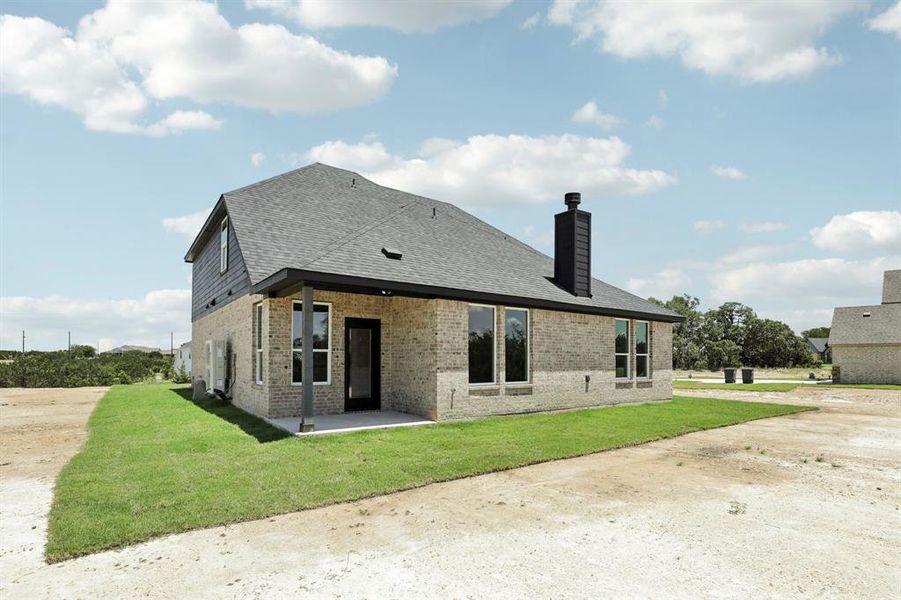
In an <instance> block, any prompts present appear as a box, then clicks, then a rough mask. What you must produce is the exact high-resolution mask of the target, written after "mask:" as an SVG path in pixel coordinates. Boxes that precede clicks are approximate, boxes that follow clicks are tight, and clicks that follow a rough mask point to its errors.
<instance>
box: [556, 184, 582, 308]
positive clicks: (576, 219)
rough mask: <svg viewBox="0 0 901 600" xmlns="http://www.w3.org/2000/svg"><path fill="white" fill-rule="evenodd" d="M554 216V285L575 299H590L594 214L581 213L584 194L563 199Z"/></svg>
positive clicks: (575, 193) (567, 196) (573, 193)
mask: <svg viewBox="0 0 901 600" xmlns="http://www.w3.org/2000/svg"><path fill="white" fill-rule="evenodd" d="M563 201H564V202H566V210H565V211H563V212H562V213H559V214H557V215H554V281H556V282H557V285H559V286H560V287H562V288H564V289H565V290H566V291H568V292H569V293H570V294H572V295H573V296H585V297H590V296H591V213H589V212H585V211H584V210H579V203H580V202H581V201H582V194H580V193H579V192H569V193H567V194H566V195H565V196H564V197H563Z"/></svg>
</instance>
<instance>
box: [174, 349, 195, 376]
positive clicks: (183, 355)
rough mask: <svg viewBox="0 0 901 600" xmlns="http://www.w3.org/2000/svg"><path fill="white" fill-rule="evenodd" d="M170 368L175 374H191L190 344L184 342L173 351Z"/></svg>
mask: <svg viewBox="0 0 901 600" xmlns="http://www.w3.org/2000/svg"><path fill="white" fill-rule="evenodd" d="M172 368H173V369H174V370H175V372H182V373H187V374H188V375H190V374H191V342H185V343H184V344H182V345H181V346H179V347H178V348H177V349H176V350H175V354H174V355H173V357H172Z"/></svg>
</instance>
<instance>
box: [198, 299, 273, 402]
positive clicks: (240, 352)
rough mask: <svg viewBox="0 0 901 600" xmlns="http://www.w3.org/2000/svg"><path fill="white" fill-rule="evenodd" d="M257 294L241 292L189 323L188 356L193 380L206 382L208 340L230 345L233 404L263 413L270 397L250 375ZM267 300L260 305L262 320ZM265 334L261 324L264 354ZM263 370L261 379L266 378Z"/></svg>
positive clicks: (251, 372) (263, 386)
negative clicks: (254, 307) (189, 341)
mask: <svg viewBox="0 0 901 600" xmlns="http://www.w3.org/2000/svg"><path fill="white" fill-rule="evenodd" d="M260 299H261V297H260V296H256V295H254V296H251V295H244V296H242V297H240V298H238V299H236V300H234V301H233V302H231V303H229V304H227V305H226V306H223V307H222V308H220V309H218V310H216V311H215V312H213V313H210V314H208V315H207V316H205V317H201V318H200V319H198V320H196V321H194V322H193V323H192V324H191V358H192V362H193V365H192V367H193V369H192V370H193V377H194V380H195V381H198V380H200V381H203V382H204V383H205V382H206V378H207V352H206V342H207V341H208V340H225V341H226V343H227V344H228V346H229V349H230V352H231V356H232V364H231V365H230V367H229V369H230V373H229V376H230V377H231V379H232V381H233V382H234V383H233V388H232V398H233V402H234V403H235V405H236V406H239V407H240V408H242V409H244V410H246V411H247V412H251V413H254V414H257V415H265V414H266V412H267V410H268V406H269V400H268V397H267V389H266V386H265V385H262V386H260V385H256V384H255V383H254V381H253V380H254V377H253V360H254V358H253V355H254V346H253V305H254V304H255V303H256V302H258V301H260ZM266 310H267V308H266V303H265V302H264V304H263V312H264V319H265V313H266ZM266 335H267V331H266V328H265V324H264V331H263V346H264V350H263V351H264V356H265V355H266V354H265V353H266ZM266 375H267V373H266V372H265V369H264V381H267V379H266V377H265V376H266Z"/></svg>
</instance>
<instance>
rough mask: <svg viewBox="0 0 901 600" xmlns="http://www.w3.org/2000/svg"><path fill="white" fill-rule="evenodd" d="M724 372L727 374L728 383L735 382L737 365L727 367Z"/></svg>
mask: <svg viewBox="0 0 901 600" xmlns="http://www.w3.org/2000/svg"><path fill="white" fill-rule="evenodd" d="M723 373H725V374H726V383H735V367H726V368H725V369H723Z"/></svg>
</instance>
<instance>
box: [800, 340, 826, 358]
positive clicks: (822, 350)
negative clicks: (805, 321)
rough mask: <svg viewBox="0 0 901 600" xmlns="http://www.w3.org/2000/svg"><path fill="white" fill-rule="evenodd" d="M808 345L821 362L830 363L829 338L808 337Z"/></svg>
mask: <svg viewBox="0 0 901 600" xmlns="http://www.w3.org/2000/svg"><path fill="white" fill-rule="evenodd" d="M804 341H805V342H807V347H808V348H809V349H810V353H811V354H813V355H814V356H816V357H817V360H819V361H820V362H824V363H828V362H829V359H830V356H831V352H829V338H814V337H806V338H804Z"/></svg>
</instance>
